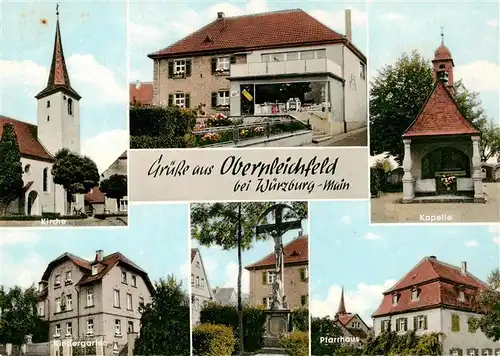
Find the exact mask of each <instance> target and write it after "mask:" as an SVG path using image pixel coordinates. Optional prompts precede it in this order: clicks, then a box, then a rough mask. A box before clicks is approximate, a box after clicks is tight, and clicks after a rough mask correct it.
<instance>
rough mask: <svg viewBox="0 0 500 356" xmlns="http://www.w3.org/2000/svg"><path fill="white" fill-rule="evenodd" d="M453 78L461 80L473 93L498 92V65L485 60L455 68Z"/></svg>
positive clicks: (499, 74) (499, 85) (499, 67)
mask: <svg viewBox="0 0 500 356" xmlns="http://www.w3.org/2000/svg"><path fill="white" fill-rule="evenodd" d="M455 77H456V78H457V79H462V80H463V81H464V84H465V86H466V87H467V89H469V90H473V91H497V90H500V81H499V80H498V78H500V65H499V64H496V63H493V62H488V61H485V60H480V61H475V62H471V63H469V64H465V65H461V66H457V67H456V68H455Z"/></svg>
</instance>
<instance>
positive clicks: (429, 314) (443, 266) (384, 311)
mask: <svg viewBox="0 0 500 356" xmlns="http://www.w3.org/2000/svg"><path fill="white" fill-rule="evenodd" d="M484 290H489V287H488V286H487V285H486V284H485V283H484V282H482V281H481V280H479V279H478V278H476V277H474V276H473V275H472V274H471V273H469V271H468V270H467V262H462V265H461V266H460V267H456V266H452V265H449V264H447V263H445V262H442V261H439V260H438V259H437V258H436V257H435V256H429V257H425V258H424V259H422V260H421V261H420V262H419V263H418V264H417V265H416V266H415V267H414V268H413V269H412V270H411V271H410V272H408V273H407V274H406V275H405V276H403V278H402V279H400V280H399V282H397V283H396V285H394V286H393V287H392V288H390V289H389V290H388V291H386V292H384V295H383V299H382V302H381V304H380V306H379V307H378V309H377V310H376V311H375V313H374V314H373V326H374V331H375V335H379V334H380V333H381V332H383V331H385V330H391V331H396V332H397V333H401V334H404V333H406V332H408V331H410V330H414V331H415V332H416V334H417V335H423V334H427V333H442V335H443V336H442V338H441V343H442V346H443V352H444V354H446V355H452V356H459V355H463V356H465V355H499V354H500V342H498V341H497V342H495V341H493V340H491V339H488V338H487V337H486V336H485V335H484V333H483V332H482V331H481V330H480V329H477V328H476V327H475V326H474V324H473V323H472V318H480V317H481V316H482V315H483V314H482V313H481V312H480V311H479V309H478V305H477V303H475V298H476V296H477V295H478V293H480V292H481V291H484Z"/></svg>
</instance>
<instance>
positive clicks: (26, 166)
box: [24, 164, 31, 173]
mask: <svg viewBox="0 0 500 356" xmlns="http://www.w3.org/2000/svg"><path fill="white" fill-rule="evenodd" d="M30 169H31V165H29V164H27V165H25V166H24V173H29V172H30Z"/></svg>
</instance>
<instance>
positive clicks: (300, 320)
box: [291, 308, 309, 332]
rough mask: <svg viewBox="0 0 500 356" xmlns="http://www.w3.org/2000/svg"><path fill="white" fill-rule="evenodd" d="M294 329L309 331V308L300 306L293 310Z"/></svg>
mask: <svg viewBox="0 0 500 356" xmlns="http://www.w3.org/2000/svg"><path fill="white" fill-rule="evenodd" d="M291 318H292V330H293V331H307V332H309V309H307V308H299V309H295V310H293V311H292V317H291Z"/></svg>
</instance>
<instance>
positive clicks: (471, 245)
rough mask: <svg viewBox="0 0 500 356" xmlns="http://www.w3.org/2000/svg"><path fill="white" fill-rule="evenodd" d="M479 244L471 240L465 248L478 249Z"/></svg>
mask: <svg viewBox="0 0 500 356" xmlns="http://www.w3.org/2000/svg"><path fill="white" fill-rule="evenodd" d="M478 245H479V244H478V243H477V241H476V240H470V241H467V242H466V243H465V246H467V247H477V246H478Z"/></svg>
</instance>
